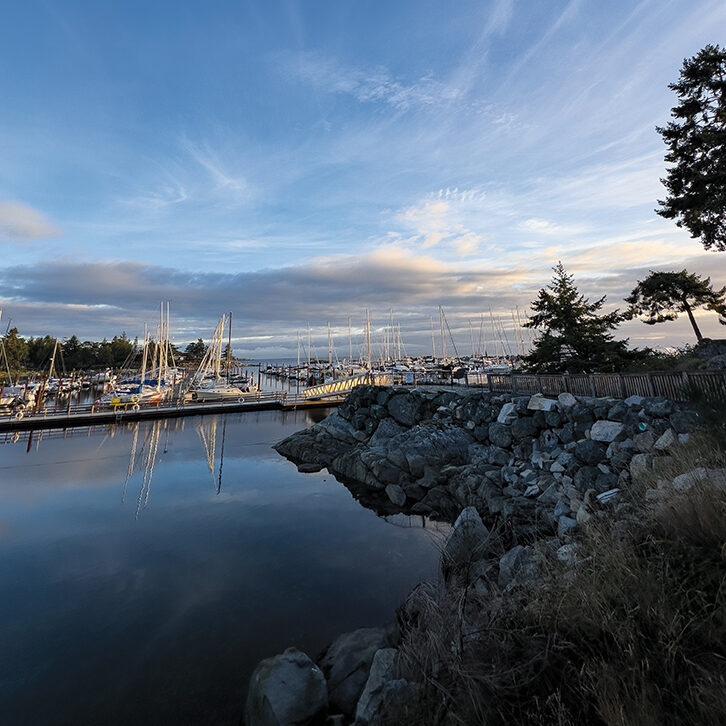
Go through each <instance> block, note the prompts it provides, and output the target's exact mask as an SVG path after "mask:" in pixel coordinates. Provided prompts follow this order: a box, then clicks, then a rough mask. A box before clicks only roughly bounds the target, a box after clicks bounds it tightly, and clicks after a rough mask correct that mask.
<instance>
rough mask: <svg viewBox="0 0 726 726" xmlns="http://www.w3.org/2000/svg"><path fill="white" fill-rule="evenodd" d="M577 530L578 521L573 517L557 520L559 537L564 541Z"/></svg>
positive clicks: (563, 517)
mask: <svg viewBox="0 0 726 726" xmlns="http://www.w3.org/2000/svg"><path fill="white" fill-rule="evenodd" d="M575 529H577V520H575V519H573V518H572V517H567V516H564V515H563V516H562V517H560V518H559V519H558V520H557V536H558V537H559V538H560V539H562V538H563V537H566V536H567V535H569V534H571V533H572V531H573V530H575Z"/></svg>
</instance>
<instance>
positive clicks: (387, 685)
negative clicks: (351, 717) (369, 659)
mask: <svg viewBox="0 0 726 726" xmlns="http://www.w3.org/2000/svg"><path fill="white" fill-rule="evenodd" d="M395 661H396V649H395V648H381V649H380V650H378V651H377V652H376V654H375V655H374V657H373V663H372V664H371V669H370V673H369V675H368V680H367V681H366V684H365V687H364V688H363V693H361V697H360V699H359V701H358V706H357V708H356V711H355V721H354V722H353V723H354V726H368V725H369V724H371V723H373V722H374V720H375V719H376V716H377V714H378V712H379V711H380V708H381V706H382V704H383V701H384V699H385V697H386V694H387V692H388V691H390V690H391V688H396V687H400V685H402V684H401V682H400V681H399V682H398V683H397V682H396V680H395V679H394V678H393V672H394V666H395Z"/></svg>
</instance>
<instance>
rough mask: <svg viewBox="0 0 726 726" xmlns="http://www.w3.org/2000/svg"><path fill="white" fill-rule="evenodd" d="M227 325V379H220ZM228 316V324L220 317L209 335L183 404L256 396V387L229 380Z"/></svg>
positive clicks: (230, 349)
mask: <svg viewBox="0 0 726 726" xmlns="http://www.w3.org/2000/svg"><path fill="white" fill-rule="evenodd" d="M228 322H229V331H230V332H229V343H228V347H227V376H223V375H222V346H223V342H224V329H225V327H227V323H228ZM231 344H232V313H230V315H229V320H228V318H227V316H226V315H222V317H221V319H220V321H219V322H218V323H217V327H216V328H215V329H214V333H212V340H211V341H210V343H209V345H208V346H207V350H206V351H205V353H204V357H203V358H202V361H201V363H200V364H199V368H198V369H197V372H196V373H195V374H194V375H193V376H192V378H191V381H190V383H189V387H188V388H187V392H186V394H185V397H184V400H185V401H199V402H201V403H204V402H211V401H229V400H235V399H237V400H239V401H242V400H244V398H245V396H250V395H256V394H257V387H256V386H255V385H254V384H253V383H251V382H250V381H247V382H246V383H236V382H235V381H233V380H231V379H230V373H231V370H232V360H231V355H232V345H231Z"/></svg>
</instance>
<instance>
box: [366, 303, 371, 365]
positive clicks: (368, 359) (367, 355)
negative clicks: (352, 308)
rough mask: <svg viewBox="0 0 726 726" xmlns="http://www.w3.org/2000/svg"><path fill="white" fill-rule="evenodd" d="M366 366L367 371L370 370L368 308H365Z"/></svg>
mask: <svg viewBox="0 0 726 726" xmlns="http://www.w3.org/2000/svg"><path fill="white" fill-rule="evenodd" d="M365 338H366V365H367V366H368V371H369V372H370V370H371V362H372V361H371V316H370V313H369V312H368V308H366V335H365Z"/></svg>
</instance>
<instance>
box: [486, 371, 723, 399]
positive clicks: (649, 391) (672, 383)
mask: <svg viewBox="0 0 726 726" xmlns="http://www.w3.org/2000/svg"><path fill="white" fill-rule="evenodd" d="M487 378H488V381H487V383H486V384H485V385H486V386H487V387H488V388H489V390H490V391H495V392H501V393H521V394H529V395H531V394H534V393H543V394H545V395H548V396H557V395H559V394H560V393H572V394H573V395H575V396H593V397H597V398H628V396H644V397H647V396H664V397H665V398H670V399H671V400H673V401H680V402H684V401H687V400H688V398H689V395H690V394H691V392H692V391H693V390H698V391H701V392H702V393H704V394H705V396H706V397H707V398H717V397H719V396H724V395H726V371H694V372H686V371H665V372H647V373H594V374H587V373H564V374H562V375H552V374H542V375H536V374H517V373H514V374H509V373H507V374H503V373H497V374H493V373H492V374H488V376H487Z"/></svg>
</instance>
